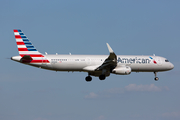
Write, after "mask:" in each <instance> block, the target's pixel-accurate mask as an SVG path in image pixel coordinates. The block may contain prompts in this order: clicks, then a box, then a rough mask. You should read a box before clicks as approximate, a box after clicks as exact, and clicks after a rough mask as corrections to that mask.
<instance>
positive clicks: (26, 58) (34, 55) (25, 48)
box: [14, 29, 49, 63]
mask: <svg viewBox="0 0 180 120" xmlns="http://www.w3.org/2000/svg"><path fill="white" fill-rule="evenodd" d="M14 35H15V38H16V43H17V47H18V51H19V55H20V56H21V57H22V58H21V60H20V62H22V63H49V61H48V60H47V58H45V57H44V55H43V54H41V53H40V52H38V51H37V49H36V48H35V47H34V46H33V44H32V43H31V42H30V41H29V40H28V38H27V37H26V35H24V33H23V32H22V31H21V30H19V29H15V30H14Z"/></svg>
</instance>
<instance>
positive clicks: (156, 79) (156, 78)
mask: <svg viewBox="0 0 180 120" xmlns="http://www.w3.org/2000/svg"><path fill="white" fill-rule="evenodd" d="M154 75H155V78H154V80H155V81H158V80H159V78H158V77H157V72H154Z"/></svg>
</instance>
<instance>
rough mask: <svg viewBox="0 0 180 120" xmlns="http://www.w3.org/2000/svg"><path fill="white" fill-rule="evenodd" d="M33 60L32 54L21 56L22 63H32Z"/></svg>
mask: <svg viewBox="0 0 180 120" xmlns="http://www.w3.org/2000/svg"><path fill="white" fill-rule="evenodd" d="M32 60H33V59H32V57H31V56H30V55H24V56H23V57H22V58H21V60H20V62H22V63H30V62H31V61H32Z"/></svg>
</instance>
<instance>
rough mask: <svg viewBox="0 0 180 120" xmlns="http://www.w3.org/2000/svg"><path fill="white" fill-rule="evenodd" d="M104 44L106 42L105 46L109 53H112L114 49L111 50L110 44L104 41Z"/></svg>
mask: <svg viewBox="0 0 180 120" xmlns="http://www.w3.org/2000/svg"><path fill="white" fill-rule="evenodd" d="M106 44H107V47H108V50H109V52H110V53H114V51H113V50H112V48H111V47H110V45H109V44H108V43H106Z"/></svg>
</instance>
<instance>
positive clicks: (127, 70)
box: [112, 66, 131, 75]
mask: <svg viewBox="0 0 180 120" xmlns="http://www.w3.org/2000/svg"><path fill="white" fill-rule="evenodd" d="M112 73H114V74H118V75H129V74H130V73H131V67H129V66H121V67H117V68H114V69H113V70H112Z"/></svg>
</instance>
